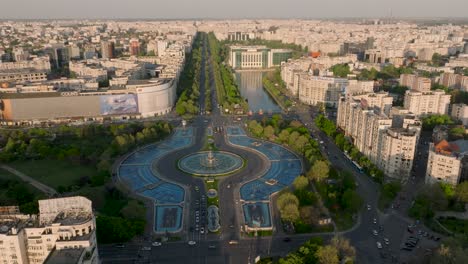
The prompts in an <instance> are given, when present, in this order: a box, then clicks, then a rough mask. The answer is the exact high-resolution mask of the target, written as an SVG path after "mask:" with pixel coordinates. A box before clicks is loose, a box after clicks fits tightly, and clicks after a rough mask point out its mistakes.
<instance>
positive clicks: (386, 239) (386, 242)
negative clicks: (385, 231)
mask: <svg viewBox="0 0 468 264" xmlns="http://www.w3.org/2000/svg"><path fill="white" fill-rule="evenodd" d="M383 240H384V242H385V245H389V244H390V240H388V238H386V237H384V239H383Z"/></svg>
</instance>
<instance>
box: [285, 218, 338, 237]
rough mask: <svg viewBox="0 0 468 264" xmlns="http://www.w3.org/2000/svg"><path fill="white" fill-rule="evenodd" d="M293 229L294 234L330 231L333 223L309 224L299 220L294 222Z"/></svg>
mask: <svg viewBox="0 0 468 264" xmlns="http://www.w3.org/2000/svg"><path fill="white" fill-rule="evenodd" d="M294 230H295V231H296V234H307V233H324V232H332V231H333V225H323V226H318V225H310V224H307V223H304V222H303V221H302V220H299V221H297V222H295V223H294Z"/></svg>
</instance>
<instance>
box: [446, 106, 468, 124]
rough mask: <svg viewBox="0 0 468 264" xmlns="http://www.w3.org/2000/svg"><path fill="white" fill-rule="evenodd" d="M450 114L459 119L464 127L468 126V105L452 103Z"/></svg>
mask: <svg viewBox="0 0 468 264" xmlns="http://www.w3.org/2000/svg"><path fill="white" fill-rule="evenodd" d="M450 116H452V117H453V118H455V119H457V120H460V121H461V122H462V124H463V125H464V126H465V127H466V126H468V106H467V105H466V104H453V105H452V112H451V113H450Z"/></svg>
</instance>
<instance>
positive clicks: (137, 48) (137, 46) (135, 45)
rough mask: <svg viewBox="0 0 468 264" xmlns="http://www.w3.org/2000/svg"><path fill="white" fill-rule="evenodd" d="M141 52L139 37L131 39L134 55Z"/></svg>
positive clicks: (131, 50) (131, 48)
mask: <svg viewBox="0 0 468 264" xmlns="http://www.w3.org/2000/svg"><path fill="white" fill-rule="evenodd" d="M139 53H140V42H139V41H138V39H131V40H130V54H131V55H132V56H137V55H138V54H139Z"/></svg>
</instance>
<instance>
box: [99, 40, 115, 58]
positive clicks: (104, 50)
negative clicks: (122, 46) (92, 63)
mask: <svg viewBox="0 0 468 264" xmlns="http://www.w3.org/2000/svg"><path fill="white" fill-rule="evenodd" d="M101 56H102V58H103V59H113V58H115V46H114V42H112V41H103V42H101Z"/></svg>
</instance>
